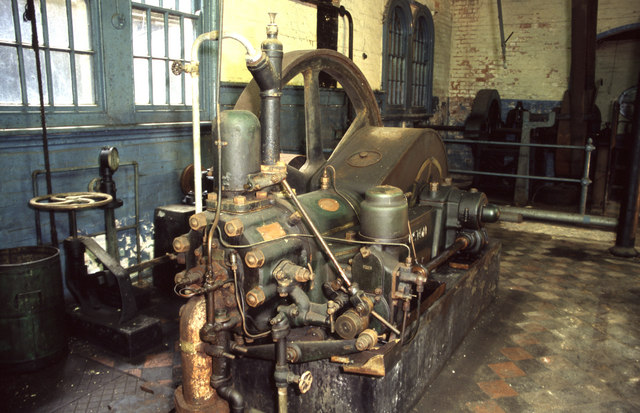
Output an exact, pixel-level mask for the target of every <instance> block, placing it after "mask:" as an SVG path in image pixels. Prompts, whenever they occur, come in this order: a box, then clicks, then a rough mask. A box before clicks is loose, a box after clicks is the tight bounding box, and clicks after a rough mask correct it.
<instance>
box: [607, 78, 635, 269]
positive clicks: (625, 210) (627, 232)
mask: <svg viewBox="0 0 640 413" xmlns="http://www.w3.org/2000/svg"><path fill="white" fill-rule="evenodd" d="M638 90H640V74H639V75H638ZM631 138H632V143H631V148H630V152H629V167H628V168H629V169H628V171H629V175H628V177H629V178H628V181H627V187H626V191H625V197H624V198H623V200H622V202H621V203H620V215H619V224H618V233H617V236H616V245H615V246H614V247H612V248H611V249H609V251H610V252H611V253H612V254H613V255H616V256H618V257H635V256H637V255H638V251H636V249H635V248H634V246H635V243H636V231H637V230H638V212H639V211H640V93H636V101H635V108H634V112H633V121H632V125H631Z"/></svg>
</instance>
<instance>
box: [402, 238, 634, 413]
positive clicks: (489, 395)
mask: <svg viewBox="0 0 640 413" xmlns="http://www.w3.org/2000/svg"><path fill="white" fill-rule="evenodd" d="M552 232H554V233H555V235H554V236H553V237H552V236H549V235H544V234H532V233H522V232H513V231H505V230H504V229H500V228H495V227H494V228H493V229H492V230H491V233H492V234H493V236H494V237H496V238H500V239H501V240H502V243H503V254H502V260H501V271H500V282H499V285H498V298H497V300H496V303H495V305H493V306H492V307H491V309H490V310H489V311H487V312H486V313H484V314H483V315H482V316H481V317H480V320H479V321H478V323H477V324H476V326H475V327H474V328H473V329H472V331H471V332H470V334H469V335H468V336H467V338H466V339H465V341H464V342H463V343H462V345H461V346H460V348H458V350H457V351H456V352H455V353H454V355H453V357H452V358H451V360H450V361H449V363H448V364H447V365H446V366H445V367H444V369H443V371H442V372H441V374H440V375H439V376H438V378H437V379H436V381H435V382H434V383H433V384H432V385H431V386H430V388H429V391H428V393H427V394H426V396H425V397H424V398H423V399H422V400H421V401H420V403H419V404H418V405H417V406H416V407H415V408H414V409H413V412H415V413H417V412H476V413H485V412H496V413H497V412H514V413H515V412H547V411H559V412H638V411H640V259H638V258H635V259H619V258H616V257H613V256H612V255H610V254H609V253H608V251H607V248H608V247H609V246H611V244H608V243H602V242H601V241H597V242H593V241H588V240H586V239H585V237H584V236H582V234H584V231H583V232H582V233H581V232H580V231H577V232H576V231H575V230H571V232H572V234H571V236H573V237H575V236H576V235H577V236H578V237H580V238H567V235H568V234H567V231H566V230H564V229H562V228H556V229H555V230H552Z"/></svg>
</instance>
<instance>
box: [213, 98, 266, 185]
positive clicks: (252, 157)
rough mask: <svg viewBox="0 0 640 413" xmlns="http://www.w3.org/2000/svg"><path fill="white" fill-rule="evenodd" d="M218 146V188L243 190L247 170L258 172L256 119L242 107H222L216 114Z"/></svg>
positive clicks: (257, 124) (258, 138)
mask: <svg viewBox="0 0 640 413" xmlns="http://www.w3.org/2000/svg"><path fill="white" fill-rule="evenodd" d="M220 135H221V136H222V140H224V141H225V142H226V145H225V146H224V149H223V150H222V190H223V191H225V192H243V191H245V187H244V186H245V184H247V179H248V178H247V177H248V175H249V174H254V173H258V172H260V122H259V121H258V118H257V117H256V115H254V114H253V113H251V112H249V111H246V110H226V111H224V112H222V113H221V114H220Z"/></svg>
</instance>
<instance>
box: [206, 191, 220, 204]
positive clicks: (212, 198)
mask: <svg viewBox="0 0 640 413" xmlns="http://www.w3.org/2000/svg"><path fill="white" fill-rule="evenodd" d="M207 200H208V201H212V202H216V201H217V200H218V194H216V193H215V192H209V193H208V194H207Z"/></svg>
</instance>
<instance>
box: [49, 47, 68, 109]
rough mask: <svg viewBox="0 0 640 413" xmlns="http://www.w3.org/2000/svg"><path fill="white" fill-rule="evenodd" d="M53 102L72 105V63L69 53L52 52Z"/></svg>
mask: <svg viewBox="0 0 640 413" xmlns="http://www.w3.org/2000/svg"><path fill="white" fill-rule="evenodd" d="M51 66H52V67H53V68H55V70H52V71H51V75H52V79H51V80H52V85H53V102H54V103H55V104H58V105H72V104H73V92H72V90H73V89H72V87H73V86H72V85H71V65H70V64H69V53H64V52H51Z"/></svg>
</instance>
